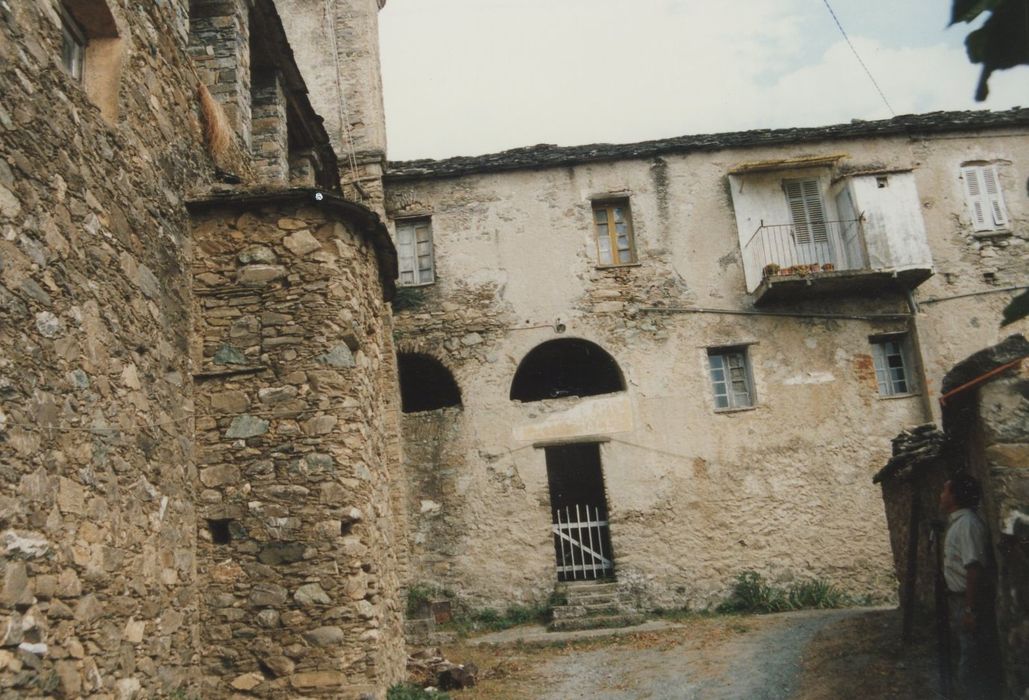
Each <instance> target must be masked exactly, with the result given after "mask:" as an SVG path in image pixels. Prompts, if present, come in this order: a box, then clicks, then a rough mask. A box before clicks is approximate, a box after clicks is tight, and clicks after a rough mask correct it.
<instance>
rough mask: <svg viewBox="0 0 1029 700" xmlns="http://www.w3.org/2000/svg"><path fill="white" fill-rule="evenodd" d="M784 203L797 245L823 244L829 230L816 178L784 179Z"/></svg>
mask: <svg viewBox="0 0 1029 700" xmlns="http://www.w3.org/2000/svg"><path fill="white" fill-rule="evenodd" d="M782 187H783V190H784V191H785V192H786V204H787V206H789V208H790V218H791V219H792V221H791V223H792V224H793V229H794V236H795V240H796V242H797V244H798V245H825V244H827V243H828V242H829V230H828V227H827V226H826V221H825V218H826V217H825V206H824V205H823V204H822V192H821V188H820V187H819V185H818V180H817V179H812V180H784V181H783V183H782Z"/></svg>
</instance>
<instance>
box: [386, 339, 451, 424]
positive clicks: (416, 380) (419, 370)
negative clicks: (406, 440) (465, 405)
mask: <svg viewBox="0 0 1029 700" xmlns="http://www.w3.org/2000/svg"><path fill="white" fill-rule="evenodd" d="M397 369H398V370H399V373H400V406H401V410H402V411H403V412H404V413H417V412H419V411H432V410H435V409H437V408H446V407H448V406H460V405H461V390H460V389H459V388H458V386H457V382H456V381H454V375H452V374H451V373H450V370H448V369H447V368H446V367H444V366H443V363H442V362H440V361H439V360H437V359H436V358H435V357H432V356H431V355H424V354H422V353H415V352H402V353H399V354H398V355H397Z"/></svg>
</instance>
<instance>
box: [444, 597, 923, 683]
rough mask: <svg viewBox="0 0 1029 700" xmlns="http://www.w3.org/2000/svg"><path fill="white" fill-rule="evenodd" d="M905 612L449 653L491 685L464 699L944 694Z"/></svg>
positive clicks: (533, 639)
mask: <svg viewBox="0 0 1029 700" xmlns="http://www.w3.org/2000/svg"><path fill="white" fill-rule="evenodd" d="M899 630H900V615H899V611H897V610H888V609H882V608H853V609H845V610H810V611H802V612H791V613H782V614H778V615H749V616H748V615H744V616H728V617H726V616H714V617H697V618H691V619H688V620H686V621H684V622H683V623H669V622H666V621H655V622H651V623H648V624H647V625H646V626H641V627H637V628H630V629H628V630H619V631H617V632H616V631H613V630H591V631H587V632H570V633H563V634H560V635H548V634H547V633H545V632H544V631H543V630H542V629H541V628H532V627H522V628H518V629H514V630H507V631H504V632H500V633H497V634H493V635H486V636H483V637H478V638H476V639H473V640H467V641H465V642H464V643H461V644H458V645H455V646H452V647H448V648H447V649H446V652H445V653H446V655H447V658H449V659H451V660H452V661H455V662H458V663H465V662H473V663H475V664H476V665H477V666H478V667H479V669H480V673H479V684H478V685H477V686H476V687H474V688H470V689H466V690H462V691H454V692H453V693H452V697H453V698H454V700H486V699H489V700H523V699H525V700H576V699H580V698H581V699H587V698H588V699H589V700H694V699H696V700H730V699H731V700H736V699H737V698H745V699H746V700H779V699H786V698H789V699H791V700H841V699H847V698H862V699H864V698H876V699H877V700H879V699H884V698H891V699H894V698H895V699H904V700H906V699H908V698H911V699H918V700H921V699H924V698H937V697H939V695H938V693H937V689H936V677H935V662H934V657H933V651H932V649H933V646H932V641H931V640H929V639H925V640H921V641H919V642H918V643H916V644H913V645H907V646H905V645H902V644H901V642H900V635H899Z"/></svg>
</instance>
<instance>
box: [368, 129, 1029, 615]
mask: <svg viewBox="0 0 1029 700" xmlns="http://www.w3.org/2000/svg"><path fill="white" fill-rule="evenodd" d="M841 151H842V152H846V153H847V154H848V156H849V158H848V160H847V161H845V162H846V163H847V164H848V165H847V167H848V169H851V168H852V169H853V170H872V169H888V170H895V171H901V170H906V169H911V168H913V169H914V175H913V177H914V184H915V186H916V187H917V192H918V193H919V194H920V196H921V200H920V203H919V205H920V207H921V214H922V215H923V216H924V218H925V229H926V230H927V231H928V236H929V246H930V248H931V252H932V259H933V263H934V264H935V265H936V267H937V269H938V270H939V271H940V273H941V274H938V275H936V277H934V278H933V279H932V280H930V282H928V283H926V284H925V285H923V287H922V288H921V289H919V290H918V291H917V293H916V297H917V298H921V299H926V298H928V297H930V296H931V297H944V296H949V295H952V294H958V293H966V292H973V291H974V292H989V291H991V290H993V289H996V286H994V285H997V286H1003V285H1007V284H1017V283H1018V282H1019V281H1024V280H1025V279H1026V277H1027V275H1026V269H1027V265H1026V260H1025V254H1024V253H1023V252H1022V251H1024V250H1026V248H1025V241H1024V238H1023V236H1024V235H1025V234H1024V233H1022V228H1023V226H1022V224H1023V223H1024V221H1025V217H1026V215H1027V214H1029V211H1027V208H1026V206H1025V202H1024V197H1025V195H1024V192H1023V191H1022V188H1021V187H1020V186H1018V183H1020V182H1021V181H1022V180H1024V179H1025V173H1024V172H1023V171H1022V170H1021V167H1022V166H1021V165H1018V164H1020V163H1022V162H1025V157H1026V156H1027V155H1029V139H1026V138H1025V136H1023V135H1017V136H1011V137H1009V136H1008V135H1006V134H1000V135H996V136H992V135H978V134H970V135H966V136H957V137H953V138H952V137H950V136H948V137H947V138H940V139H920V138H913V139H909V138H907V137H895V138H878V139H867V138H866V139H852V140H847V141H846V142H844V143H830V142H826V143H815V144H803V145H792V146H791V145H777V146H763V147H752V148H737V149H726V150H720V151H714V152H698V153H684V154H682V153H680V154H676V153H664V154H661V155H659V156H655V157H651V158H646V159H638V160H632V159H626V160H620V161H614V162H606V163H601V162H594V163H589V162H587V163H580V164H575V165H569V166H567V167H561V168H557V167H552V168H543V169H539V170H530V169H528V168H525V169H514V170H511V171H508V172H489V173H475V172H470V173H467V174H464V175H460V176H454V177H446V178H439V179H433V178H430V177H425V178H421V179H419V177H418V176H417V175H414V174H412V175H408V174H405V173H401V174H400V175H399V176H397V177H395V178H394V179H389V178H387V210H388V212H389V213H390V215H391V216H394V217H403V216H411V215H429V216H431V217H432V228H433V236H434V241H435V259H436V266H437V281H436V284H435V285H434V286H433V287H431V288H423V289H420V290H417V291H412V292H407V293H408V294H410V295H411V297H412V298H413V299H414V301H413V303H411V304H409V307H410V308H407V309H405V310H401V311H399V312H398V314H397V321H396V323H397V328H398V331H399V333H400V345H401V347H403V345H404V344H405V343H408V342H410V343H414V344H416V345H417V347H418V349H419V351H420V352H425V353H428V354H431V355H433V356H435V357H437V358H438V359H439V360H441V361H442V362H443V364H444V365H446V366H447V367H449V368H450V369H451V371H452V372H453V374H454V376H455V378H456V380H457V382H458V384H459V386H460V388H461V392H462V399H463V403H464V406H463V409H462V411H463V413H462V414H461V415H460V417H459V418H455V417H452V416H451V417H448V418H446V420H445V421H444V424H445V426H446V430H445V431H443V434H444V435H446V436H447V442H446V444H445V445H444V446H443V447H441V448H439V449H438V450H437V451H436V453H435V454H434V455H432V456H431V457H430V456H425V460H424V461H421V457H422V455H423V453H422V452H419V451H411V450H409V451H408V455H407V463H408V469H409V471H410V472H411V473H412V474H414V475H415V478H414V479H412V488H413V491H412V493H411V497H410V499H409V507H412V508H413V507H416V506H418V505H419V504H420V503H421V501H422V500H423V495H422V494H421V492H420V491H419V488H420V486H419V485H420V484H424V483H426V482H430V481H432V480H433V478H434V477H433V473H435V474H437V475H438V476H437V477H435V478H436V479H437V481H439V482H440V483H443V484H446V488H447V489H448V490H447V497H446V498H445V499H444V500H442V501H437V500H436V499H434V498H432V497H431V496H426V497H425V498H427V499H428V500H431V501H433V504H432V505H430V506H428V507H427V509H426V510H425V511H420V510H413V511H412V523H413V524H412V533H418V532H423V533H426V532H434V533H435V534H436V536H437V537H438V539H437V540H436V541H433V540H432V538H429V537H427V536H425V535H423V536H422V539H421V541H419V542H417V543H416V545H417V547H419V548H421V549H422V550H423V552H422V555H421V560H422V561H424V562H435V561H438V560H439V561H441V560H447V561H448V562H449V563H448V565H447V566H446V567H445V570H446V576H447V578H446V579H445V580H440V577H441V573H442V570H441V568H440V567H439V566H436V565H425V566H423V567H422V568H420V569H419V568H418V566H416V565H413V568H412V570H411V571H410V572H409V583H422V582H435V583H439V584H441V585H445V586H446V587H448V588H450V589H456V590H458V591H459V592H460V593H461V594H462V595H465V596H468V597H470V598H473V599H475V600H477V601H478V602H480V603H485V602H487V601H494V602H495V601H497V600H510V601H513V600H524V599H529V598H539V597H540V596H541V595H542V593H544V592H546V591H549V590H550V588H552V585H553V581H554V578H555V575H554V561H553V557H554V554H553V548H552V546H551V544H550V527H549V526H550V522H551V520H550V513H549V496H548V489H547V477H546V466H545V457H544V451H543V450H542V449H539V448H538V447H534V446H533V445H534V443H538V442H561V441H571V440H576V439H582V438H583V436H593V437H597V438H603V439H605V440H607V441H606V442H604V443H603V445H602V447H601V459H602V464H603V470H604V479H605V485H606V490H607V498H608V505H609V508H610V514H611V523H612V525H611V532H612V535H611V536H612V543H613V547H614V550H615V560H616V561H615V566H616V571H617V572H618V575H619V577H620V578H625V579H628V580H631V581H633V585H637V586H640V587H642V588H645V589H647V590H648V593H649V594H650V595H651V597H652V600H653V601H655V602H660V603H662V604H665V605H667V604H673V603H674V604H684V603H688V604H691V605H698V604H700V605H703V604H708V603H710V602H712V601H714V600H715V599H717V598H718V597H719V596H720V595H722V594H724V593H725V592H726V590H727V588H728V586H729V585H730V584H731V582H732V580H733V577H734V576H735V574H736V573H738V572H740V571H742V570H744V569H755V570H758V571H759V572H762V573H764V574H765V575H766V576H768V577H770V578H772V579H775V580H780V581H786V580H789V579H791V578H793V579H795V578H801V577H807V576H820V577H823V578H827V579H830V580H832V581H834V582H835V583H837V584H840V585H843V586H844V587H846V588H848V589H849V590H851V591H853V592H855V593H869V594H876V595H882V594H890V593H892V592H893V591H894V590H895V586H896V582H895V580H894V578H893V575H892V571H891V568H892V567H891V566H890V554H889V548H888V546H889V543H888V536H887V531H886V526H885V521H884V519H883V514H882V505H881V501H880V499H879V494H878V492H877V488H876V487H874V486H873V484H872V482H871V477H872V475H873V474H874V473H875V472H876V471H877V470H878V467H879V466H881V464H882V463H884V462H885V460H886V458H887V457H888V455H889V445H890V438H892V437H893V436H894V435H896V433H897V432H898V431H899V430H900V429H901V428H903V427H905V426H910V425H915V424H918V423H921V422H924V421H925V420H927V418H928V415H927V412H926V411H927V404H928V403H930V402H933V403H934V402H935V398H936V396H937V395H938V386H939V378H940V376H941V374H942V371H943V370H944V369H946V368H947V367H949V365H945V364H944V363H945V362H947V361H949V362H950V364H953V360H954V359H956V358H957V357H960V356H961V355H960V353H962V352H965V353H966V354H967V351H968V349H969V348H975V347H980V346H982V344H984V343H985V342H989V340H990V339H991V338H996V336H997V330H996V328H997V322H998V321H999V318H1000V313H999V309H1000V307H1001V306H1002V305H1003V304H1004V303H1006V300H1007V299H1008V298H1009V297H1010V294H992V295H986V296H977V297H971V298H969V299H968V300H955V301H939V302H937V303H932V304H929V305H927V306H924V307H922V312H921V313H920V314H919V316H918V324H919V330H920V333H921V338H922V342H923V344H926V345H929V346H930V348H931V349H930V350H929V351H928V352H927V354H928V357H929V361H928V364H927V370H928V375H929V376H928V391H929V394H928V396H926V394H925V389H926V387H925V386H924V385H923V384H922V382H921V380H920V378H919V384H920V386H919V392H917V393H916V394H914V395H905V396H901V397H896V398H893V397H891V398H882V397H880V396H879V394H878V390H877V386H876V380H875V372H874V368H873V365H872V358H871V349H870V345H869V337H870V336H873V335H879V334H883V333H892V332H903V331H910V330H911V320H910V319H909V318H906V317H905V316H906V314H907V313H908V306H907V303H906V300H905V298H904V296H903V294H901V293H891V292H881V293H876V294H872V295H869V296H866V297H835V298H819V297H813V298H811V299H810V300H806V301H805V300H801V301H799V302H796V303H792V304H790V305H787V306H785V307H777V308H774V309H770V310H771V311H778V312H788V313H789V314H794V315H793V316H789V315H788V316H761V315H736V314H733V313H680V312H676V309H679V308H682V307H690V308H697V307H700V308H703V309H708V310H717V309H722V310H727V311H730V312H733V311H752V310H753V306H752V304H751V301H750V298H749V297H748V296H747V294H746V287H745V283H744V273H743V267H742V264H741V256H740V246H739V242H738V236H737V232H736V228H735V217H734V212H733V208H732V199H731V196H730V192H729V190H728V187H729V185H728V178H727V173H728V172H729V171H730V170H732V169H733V168H734V167H736V166H738V165H739V164H740V163H746V162H755V161H764V160H772V159H790V158H798V157H809V156H819V155H827V154H834V153H839V152H841ZM966 160H998V161H1003V163H1004V164H1002V166H1001V170H1002V173H1004V174H1003V176H1002V179H1003V185H1004V191H1005V195H1006V198H1007V202H1008V204H1009V206H1008V208H1009V211H1010V213H1011V215H1012V218H1013V221H1014V222H1015V223H1014V224H1013V226H1012V229H1013V230H1014V231H1015V233H1014V234H1008V235H1006V236H1003V237H1001V238H1000V239H999V240H995V241H994V242H985V241H982V240H979V239H978V238H973V237H972V236H971V233H970V228H971V227H970V224H969V223H968V215H967V213H966V207H965V201H964V197H963V194H962V190H961V181H960V180H959V179H958V175H959V166H960V164H961V163H962V162H964V161H966ZM418 165H423V164H418ZM400 167H401V168H403V164H401V166H400ZM427 169H428V170H431V166H429V167H427ZM412 170H413V169H412ZM612 194H614V195H618V196H628V197H629V199H630V202H631V208H632V220H633V224H634V234H635V238H636V248H637V251H638V258H639V265H638V266H628V267H623V268H615V269H602V268H598V267H597V266H596V264H595V260H596V247H595V241H594V232H593V227H592V223H591V222H592V219H591V205H590V202H591V200H595V199H602V198H605V197H607V196H610V195H612ZM909 215H910V216H911V217H916V216H918V215H919V212H918V211H917V210H916V211H913V212H909ZM983 251H987V252H983ZM987 265H989V266H990V267H987ZM991 270H992V271H993V272H994V275H993V276H992V278H984V276H983V275H984V272H988V271H991ZM943 273H946V274H943ZM489 291H492V292H493V294H494V296H492V297H490V296H489ZM472 294H476V297H475V298H476V300H477V303H475V304H474V305H473V304H469V303H468V302H469V299H470V295H472ZM652 307H661V310H654V309H653V308H652ZM469 314H474V317H475V318H474V320H473V319H472V318H470V317H469ZM805 314H808V316H807V317H805ZM833 314H837V315H840V317H838V318H828V317H825V315H829V316H832V315H833ZM876 314H887V315H892V316H891V317H888V318H882V317H876V316H875V315H876ZM820 315H822V316H820ZM484 316H485V317H487V318H489V320H490V322H489V323H483V321H482V318H483V317H484ZM973 324H978V325H979V326H980V327H979V328H978V329H975V330H972V328H973ZM973 336H974V337H973ZM569 337H571V338H583V339H587V340H590V341H592V342H595V343H597V344H598V345H600V346H601V347H602V348H604V349H605V350H606V351H607V352H609V353H610V354H611V355H612V356H613V357H614V358H615V359H616V361H617V362H618V364H619V366H620V368H621V371H622V372H623V374H624V376H625V379H626V383H627V390H626V392H625V393H624V394H622V395H613V396H604V397H591V398H585V399H577V398H564V399H553V400H547V401H543V402H538V403H528V404H521V403H518V402H512V401H510V400H509V398H508V394H509V391H510V385H511V379H512V377H513V375H514V372H515V369H516V368H517V366H518V363H519V362H520V361H521V359H522V358H524V357H525V355H526V354H527V353H528V352H529V351H530V350H531V349H532V348H534V347H536V346H537V345H539V344H540V343H542V342H544V341H547V340H552V339H555V338H569ZM729 345H746V346H747V347H748V352H749V357H750V361H751V365H752V368H753V379H754V384H755V392H756V396H757V405H756V406H755V407H754V408H753V409H751V410H743V411H738V412H727V413H717V412H715V411H714V410H713V406H714V403H713V396H712V389H711V383H710V379H709V375H708V371H707V351H706V348H709V347H716V346H729ZM911 370H912V371H911V373H912V375H915V376H916V378H917V372H918V368H917V367H913V368H911ZM616 406H617V408H616ZM448 410H449V411H453V410H455V409H448ZM433 420H434V419H432V418H429V417H421V416H419V417H412V416H408V417H407V418H406V419H405V424H404V429H405V436H410V435H412V433H414V434H416V435H418V438H417V441H418V442H419V444H425V441H424V437H425V436H424V435H423V432H424V427H425V426H426V425H428V424H431V423H432V421H433ZM439 420H442V419H439ZM408 442H409V444H410V443H411V440H409V441H408ZM433 522H435V523H439V522H443V523H445V527H440V526H438V525H434V524H432V523H433ZM434 528H435V529H434ZM426 550H434V551H435V552H436V553H437V555H439V556H434V555H433V554H432V553H431V552H429V551H426ZM443 552H445V556H443V555H442V554H441V553H443Z"/></svg>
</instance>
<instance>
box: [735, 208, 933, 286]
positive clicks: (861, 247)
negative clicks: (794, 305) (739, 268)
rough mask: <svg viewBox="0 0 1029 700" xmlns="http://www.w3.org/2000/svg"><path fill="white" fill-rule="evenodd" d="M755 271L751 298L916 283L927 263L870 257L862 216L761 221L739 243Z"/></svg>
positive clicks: (927, 272)
mask: <svg viewBox="0 0 1029 700" xmlns="http://www.w3.org/2000/svg"><path fill="white" fill-rule="evenodd" d="M743 254H744V258H745V259H746V260H748V261H750V262H751V263H752V265H753V266H754V267H756V268H758V269H760V271H761V280H760V283H759V284H758V286H757V288H756V289H755V290H754V292H753V294H754V303H755V304H759V305H760V304H767V303H773V302H777V301H785V300H800V299H806V298H812V297H813V296H815V295H817V296H823V295H844V294H877V293H881V292H884V291H898V290H907V289H913V288H915V287H917V286H918V285H919V284H921V283H922V282H924V281H925V280H927V279H928V278H929V277H930V276H932V267H931V265H929V264H924V265H917V266H904V267H901V268H898V267H892V266H885V265H876V264H874V257H873V258H872V262H870V256H869V251H868V247H867V246H866V243H865V226H864V222H863V220H862V219H851V220H846V221H811V222H807V223H804V224H802V225H797V224H766V223H764V221H762V222H761V224H760V225H759V226H758V227H757V230H756V231H754V233H753V234H752V235H751V237H750V239H749V240H748V241H747V242H746V244H745V245H744V248H743Z"/></svg>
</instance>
